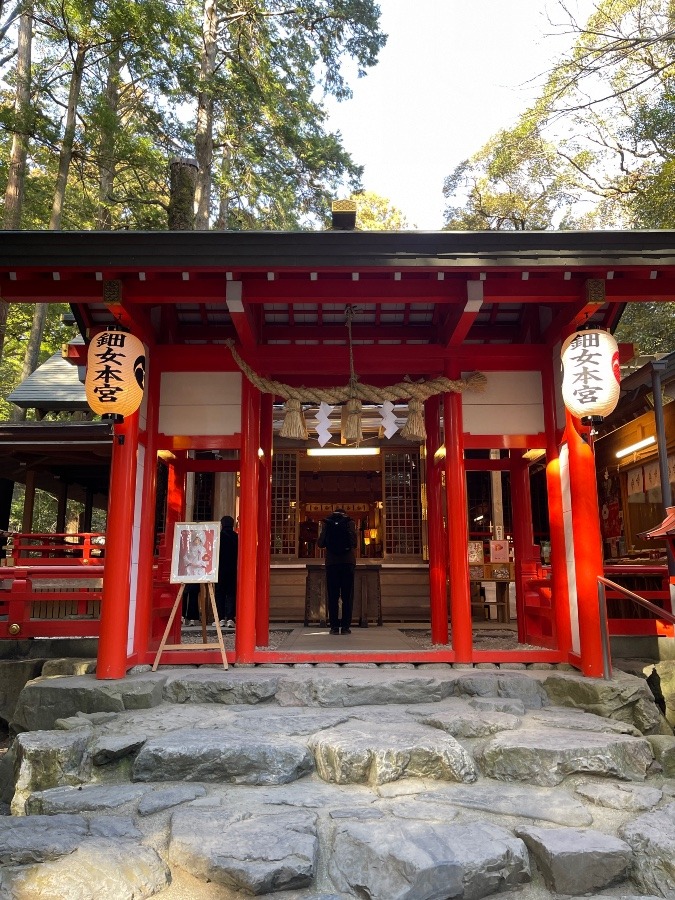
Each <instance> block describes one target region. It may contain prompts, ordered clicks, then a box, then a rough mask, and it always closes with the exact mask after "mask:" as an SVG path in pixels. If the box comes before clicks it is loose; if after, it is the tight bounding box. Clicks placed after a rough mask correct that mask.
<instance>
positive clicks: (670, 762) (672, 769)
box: [649, 734, 675, 778]
mask: <svg viewBox="0 0 675 900" xmlns="http://www.w3.org/2000/svg"><path fill="white" fill-rule="evenodd" d="M649 743H650V745H651V748H652V753H653V754H654V758H655V759H656V761H657V762H658V763H659V764H660V765H661V768H662V769H663V774H664V775H665V776H666V778H675V737H670V736H669V735H665V734H653V735H650V736H649Z"/></svg>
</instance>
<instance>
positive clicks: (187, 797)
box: [138, 784, 206, 816]
mask: <svg viewBox="0 0 675 900" xmlns="http://www.w3.org/2000/svg"><path fill="white" fill-rule="evenodd" d="M205 794H206V788H205V787H204V786H203V785H201V784H177V785H175V786H174V787H170V788H166V789H164V790H159V791H150V792H149V793H147V794H145V795H144V796H143V797H141V800H140V802H139V804H138V814H139V816H151V815H152V814H153V813H157V812H162V810H165V809H171V807H173V806H179V805H180V804H181V803H189V802H190V801H191V800H196V799H197V798H198V797H204V796H205Z"/></svg>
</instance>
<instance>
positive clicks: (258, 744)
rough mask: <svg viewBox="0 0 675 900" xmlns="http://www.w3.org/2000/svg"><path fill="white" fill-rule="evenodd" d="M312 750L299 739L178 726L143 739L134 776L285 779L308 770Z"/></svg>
mask: <svg viewBox="0 0 675 900" xmlns="http://www.w3.org/2000/svg"><path fill="white" fill-rule="evenodd" d="M312 768H313V761H312V756H311V754H310V752H309V750H308V749H307V747H306V746H305V745H304V744H302V743H300V742H299V741H294V740H292V739H285V738H283V737H278V738H277V737H273V736H271V735H265V734H263V735H258V734H255V733H250V732H242V731H237V730H231V729H228V730H219V729H206V728H191V729H179V730H177V731H173V732H170V733H168V734H165V735H161V736H159V737H156V738H154V739H153V740H151V741H147V743H145V744H144V745H143V747H142V748H141V750H140V752H139V754H138V756H137V757H136V759H135V761H134V764H133V769H132V779H133V780H134V781H207V782H223V783H234V784H286V783H287V782H289V781H295V780H296V779H297V778H302V777H303V776H304V775H307V774H309V772H311V771H312Z"/></svg>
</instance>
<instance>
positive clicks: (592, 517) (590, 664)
mask: <svg viewBox="0 0 675 900" xmlns="http://www.w3.org/2000/svg"><path fill="white" fill-rule="evenodd" d="M566 415H567V429H566V432H565V434H566V437H567V446H568V448H569V466H570V495H571V502H572V533H573V535H574V568H575V573H576V584H577V608H578V614H579V644H580V650H581V671H582V672H583V674H584V675H589V676H591V677H593V678H602V676H603V674H604V668H603V664H602V640H601V634H600V610H599V606H598V575H602V572H603V568H602V536H601V534H600V513H599V509H598V488H597V482H596V476H595V455H594V453H593V449H592V448H591V446H590V445H589V444H587V443H586V442H585V441H584V440H583V439H582V437H581V435H580V434H579V432H578V431H577V428H576V422H575V420H574V419H573V417H572V416H571V415H570V413H569V412H568V413H567V414H566Z"/></svg>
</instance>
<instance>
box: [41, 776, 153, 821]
mask: <svg viewBox="0 0 675 900" xmlns="http://www.w3.org/2000/svg"><path fill="white" fill-rule="evenodd" d="M144 793H145V788H143V787H140V786H138V785H133V784H88V785H85V786H84V787H80V788H73V787H58V788H52V789H51V790H48V791H38V792H36V793H34V794H31V796H30V797H28V799H27V800H26V814H27V815H29V816H32V815H53V814H54V813H77V812H85V811H87V810H89V811H99V810H104V809H117V808H118V807H119V806H124V804H125V803H131V802H132V801H133V800H138V798H139V797H142V796H143V794H144Z"/></svg>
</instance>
